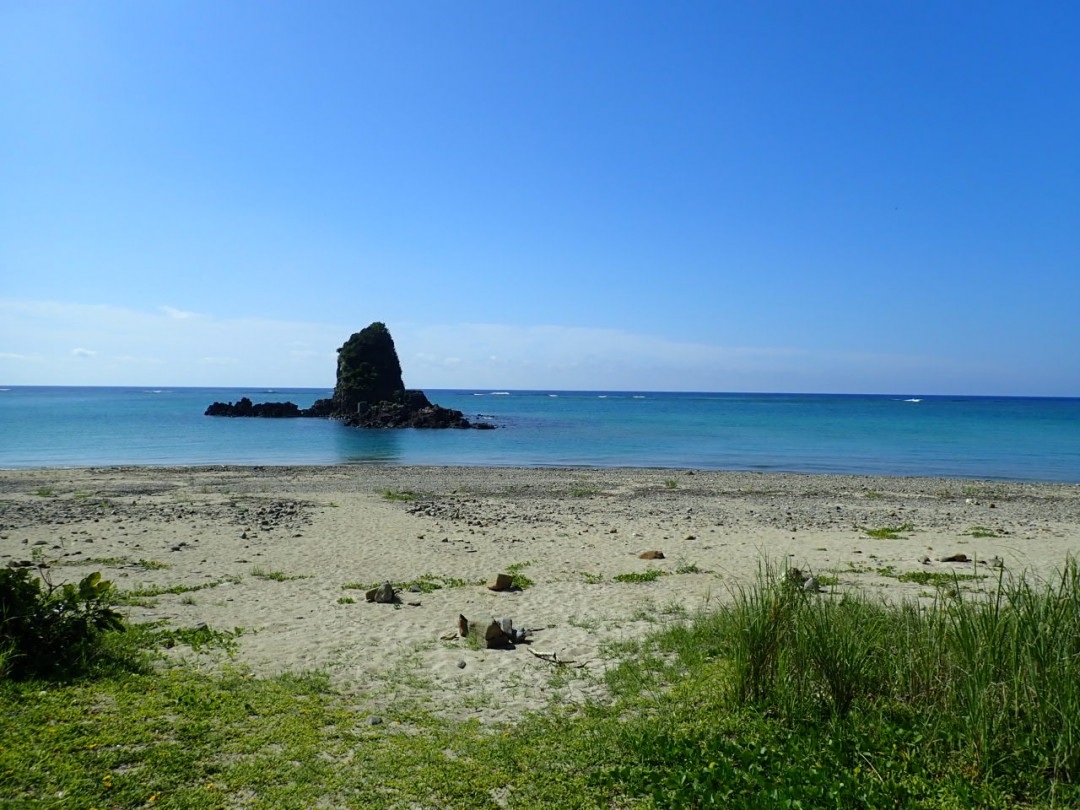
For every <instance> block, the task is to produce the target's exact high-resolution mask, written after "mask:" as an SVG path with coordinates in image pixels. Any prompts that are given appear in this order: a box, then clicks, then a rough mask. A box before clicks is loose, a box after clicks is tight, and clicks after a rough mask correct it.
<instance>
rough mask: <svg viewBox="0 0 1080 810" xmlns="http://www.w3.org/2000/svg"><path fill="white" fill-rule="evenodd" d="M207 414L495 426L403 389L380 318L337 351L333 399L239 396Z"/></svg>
mask: <svg viewBox="0 0 1080 810" xmlns="http://www.w3.org/2000/svg"><path fill="white" fill-rule="evenodd" d="M206 415H207V416H262V417H272V418H286V417H299V416H310V417H323V418H330V419H340V420H341V421H342V422H344V423H345V424H346V425H348V426H350V427H366V428H403V427H411V428H478V429H481V430H490V429H491V428H493V427H494V425H492V424H490V423H488V422H479V423H475V424H474V423H472V422H470V421H469V420H468V419H466V418H465V416H464V415H463V414H462V413H461V411H456V410H453V409H451V408H443V407H440V406H439V405H434V404H432V403H431V402H430V401H429V400H428V398H427V396H425V395H424V392H423V391H415V390H408V389H406V388H405V383H404V382H403V381H402V377H401V363H400V362H399V361H398V356H397V349H396V348H395V347H394V339H393V338H392V337H390V332H389V330H388V329H387V328H386V325H385V324H382V323H379V322H376V323H373V324H371V325H370V326H368V327H366V328H365V329H362V330H360V331H359V332H357V333H355V334H354V335H352V336H351V337H350V338H349V339H348V340H347V341H345V343H344V345H342V347H341V348H340V349H338V367H337V384H336V385H335V386H334V396H333V397H331V398H329V399H319V400H316V401H315V403H314V404H313V405H312V406H311V407H310V408H303V409H301V408H299V407H298V406H297V405H295V404H294V403H292V402H263V403H259V404H253V403H252V401H251V400H250V399H248V398H247V397H243V398H242V399H241V400H240V401H239V402H237V403H236V404H233V403H231V402H215V403H214V404H213V405H211V406H210V407H209V408H207V409H206Z"/></svg>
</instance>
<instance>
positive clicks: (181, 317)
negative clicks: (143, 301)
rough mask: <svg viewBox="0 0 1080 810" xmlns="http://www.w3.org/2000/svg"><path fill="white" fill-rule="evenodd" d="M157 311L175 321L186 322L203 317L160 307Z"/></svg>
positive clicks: (172, 308) (180, 310)
mask: <svg viewBox="0 0 1080 810" xmlns="http://www.w3.org/2000/svg"><path fill="white" fill-rule="evenodd" d="M158 309H160V310H161V311H162V312H164V313H165V314H166V315H168V316H169V317H170V318H172V319H173V320H175V321H187V320H190V319H192V318H201V317H203V316H202V315H200V314H199V313H197V312H187V311H185V310H182V309H177V308H176V307H168V306H162V307H158Z"/></svg>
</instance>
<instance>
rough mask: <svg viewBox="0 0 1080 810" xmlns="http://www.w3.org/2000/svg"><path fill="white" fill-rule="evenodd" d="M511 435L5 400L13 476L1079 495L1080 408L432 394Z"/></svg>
mask: <svg viewBox="0 0 1080 810" xmlns="http://www.w3.org/2000/svg"><path fill="white" fill-rule="evenodd" d="M426 393H427V394H428V397H429V398H430V399H431V400H432V401H433V402H436V403H438V404H440V405H443V406H444V407H448V408H456V409H458V410H460V411H462V412H464V413H465V415H466V416H467V417H468V418H470V419H473V420H484V421H488V422H491V423H492V424H495V425H497V426H498V429H497V430H487V431H479V430H427V431H425V430H363V429H356V428H346V427H343V426H342V425H341V424H339V423H337V422H333V421H328V420H322V419H282V420H277V419H229V418H222V417H208V416H203V411H205V409H206V407H207V406H208V405H209V404H210V403H211V402H214V401H223V402H234V401H236V400H238V399H239V398H240V397H243V396H247V397H250V398H251V399H252V400H253V401H255V402H263V401H284V400H291V401H293V402H295V403H297V404H298V405H300V406H301V407H307V406H308V405H310V404H311V403H312V402H313V401H314V400H315V399H317V398H319V397H325V396H328V395H329V394H330V390H329V389H311V388H299V389H298V388H288V389H286V388H282V389H273V390H271V389H251V388H228V389H225V388H166V387H162V388H63V387H16V386H11V387H7V388H3V389H0V468H7V469H10V468H19V467H83V466H115V465H133V464H135V465H208V464H250V465H279V464H408V465H428V464H431V465H465V466H475V465H491V466H529V467H538V466H558V467H564V466H565V467H574V466H580V467H660V468H678V469H714V470H759V471H786V472H800V473H832V474H867V475H888V476H941V477H958V478H979V479H997V480H1010V481H1056V482H1066V483H1080V399H1050V398H1018V397H963V396H918V395H915V396H909V395H895V396H887V395H872V396H871V395H833V394H732V393H663V392H652V391H635V392H626V391H619V392H616V391H487V390H433V389H428V390H427V391H426Z"/></svg>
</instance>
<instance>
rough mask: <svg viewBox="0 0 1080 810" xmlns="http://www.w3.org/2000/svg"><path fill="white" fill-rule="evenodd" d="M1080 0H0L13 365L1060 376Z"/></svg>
mask: <svg viewBox="0 0 1080 810" xmlns="http://www.w3.org/2000/svg"><path fill="white" fill-rule="evenodd" d="M1078 42H1080V4H1077V3H1075V2H1057V3H1045V2H1016V3H1008V4H1005V3H997V2H914V1H913V2H896V0H888V1H887V2H872V1H869V0H866V1H864V0H860V1H859V2H810V1H809V0H798V1H796V0H790V2H757V0H755V2H741V1H740V2H718V1H711V2H673V3H667V2H651V3H640V2H631V1H630V0H614V1H613V2H599V1H596V0H575V2H558V1H557V0H556V1H553V0H544V1H543V2H532V3H507V2H457V3H449V2H437V0H430V1H429V2H407V1H406V2H400V1H399V0H395V1H394V2H382V1H381V0H380V2H360V1H359V0H349V1H347V2H299V1H296V2H273V3H266V2H221V0H214V1H213V2H195V1H194V0H183V2H168V1H167V0H155V2H142V0H131V1H130V2H111V1H110V0H98V2H91V3H69V2H62V3H54V2H49V1H48V0H3V2H0V384H56V385H125V384H130V385H238V386H239V385H261V386H267V385H272V386H290V385H292V386H329V385H332V384H333V376H334V356H335V354H334V352H335V349H336V348H337V347H338V346H339V345H341V343H343V342H344V340H345V339H346V338H347V337H348V335H349V334H350V333H351V332H354V331H356V330H358V329H360V328H361V327H363V326H366V325H367V324H368V323H370V322H372V321H376V320H380V321H384V322H385V323H386V324H387V326H388V327H389V328H390V330H391V333H392V334H393V335H394V337H395V340H396V342H397V345H398V350H399V354H400V355H401V360H402V365H403V367H404V370H405V380H406V383H407V384H408V385H410V386H414V387H429V388H441V387H455V388H456V387H461V388H468V387H479V388H566V389H596V388H605V389H651V390H711V391H811V392H832V391H840V392H882V393H911V394H918V393H927V394H932V393H957V394H965V393H967V394H1030V395H1064V396H1080V46H1078V45H1077V43H1078Z"/></svg>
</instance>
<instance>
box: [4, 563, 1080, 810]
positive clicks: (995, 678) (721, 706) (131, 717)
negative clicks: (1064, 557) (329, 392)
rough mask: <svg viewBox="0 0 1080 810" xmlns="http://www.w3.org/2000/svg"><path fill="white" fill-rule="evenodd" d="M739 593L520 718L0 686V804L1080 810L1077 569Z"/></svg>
mask: <svg viewBox="0 0 1080 810" xmlns="http://www.w3.org/2000/svg"><path fill="white" fill-rule="evenodd" d="M731 596H732V598H731V600H730V601H728V602H726V603H724V604H722V605H720V606H719V607H716V608H715V609H714V610H711V611H710V612H707V613H704V612H703V613H701V614H699V615H696V616H694V617H692V618H691V619H689V620H687V621H677V622H673V623H670V624H667V625H665V626H663V627H662V628H660V629H658V631H657V632H656V633H654V634H652V635H650V636H648V637H646V638H644V639H641V640H638V641H636V642H623V643H621V644H620V645H619V646H618V647H615V646H613V647H611V648H610V649H611V650H612V651H617V655H618V660H616V661H614V662H612V665H611V666H610V667H606V668H605V674H604V676H603V677H604V679H605V682H606V684H607V687H608V690H609V697H608V698H607V699H605V700H603V701H600V702H596V703H591V704H587V705H585V706H577V707H575V706H571V705H560V704H558V703H553V704H552V705H551V706H549V707H547V708H546V709H545V710H544V711H541V712H537V713H535V714H528V715H524V716H521V717H520V718H518V721H517V722H515V723H513V724H509V725H504V724H498V723H494V724H489V725H481V724H480V723H478V722H476V721H455V720H447V719H444V718H440V717H439V716H437V715H435V714H433V713H431V712H429V711H426V710H425V709H424V707H423V703H422V702H416V703H411V702H408V701H403V702H399V703H393V704H391V705H387V704H385V703H382V704H380V710H379V713H378V715H377V716H375V715H374V714H373V712H372V709H371V708H370V707H368V705H367V702H366V700H365V696H364V695H363V694H361V693H358V692H355V691H352V692H342V691H338V688H335V687H334V686H333V685H332V684H331V682H330V680H329V678H328V677H327V676H326V675H324V674H322V673H307V674H297V675H285V676H279V677H275V678H253V677H251V676H250V675H248V674H247V673H244V672H243V671H241V670H231V669H228V668H225V669H223V670H221V671H219V672H217V674H207V673H206V672H200V671H197V670H195V669H188V668H184V667H173V668H169V669H165V670H159V671H156V672H153V673H150V672H142V673H138V672H127V673H115V674H111V675H109V676H107V677H105V678H102V679H99V680H97V681H92V682H86V681H76V682H71V683H45V682H41V681H26V682H12V681H8V682H0V739H3V741H4V742H3V746H2V747H0V795H2V796H4V797H5V798H7V799H10V800H12V801H14V802H16V803H17V802H22V803H25V804H27V805H28V806H29V805H31V804H34V805H36V804H50V806H51V805H55V806H71V807H106V806H118V807H148V806H176V807H192V808H202V807H205V808H224V807H236V806H244V807H252V808H276V807H313V806H326V807H331V806H332V807H348V808H368V807H372V808H392V807H448V808H474V807H475V808H491V809H492V810H494V809H495V808H498V807H517V808H526V807H528V808H541V807H555V806H578V807H643V808H669V807H670V808H675V807H680V808H682V807H685V808H707V807H725V808H726V807H730V808H774V807H787V808H798V807H801V808H818V807H834V808H884V807H890V808H924V807H925V808H938V809H940V810H946V809H947V808H967V807H986V808H1013V807H1031V808H1071V807H1077V806H1080V728H1078V725H1080V570H1078V567H1077V564H1076V563H1075V562H1074V561H1069V562H1067V564H1066V566H1065V567H1064V569H1063V571H1062V572H1061V574H1060V575H1059V576H1057V577H1056V578H1055V579H1054V580H1052V581H1050V582H1040V581H1036V580H1033V579H1027V578H1024V577H1017V578H1015V579H1014V578H1009V577H1008V575H1007V574H1005V573H1004V572H1000V573H999V579H998V581H997V584H996V587H995V588H994V589H993V590H992V592H991V593H988V594H977V595H971V594H963V595H962V596H961V597H959V598H949V599H944V598H942V599H938V600H936V601H934V602H933V604H931V605H929V606H920V605H918V604H916V603H914V602H911V603H904V604H899V605H895V604H886V603H884V602H882V601H879V600H877V599H874V598H871V597H869V596H863V595H860V594H859V593H858V592H851V593H845V594H843V595H840V596H836V595H829V594H819V593H810V592H807V591H805V590H804V589H802V588H798V587H795V586H794V585H793V584H792V581H791V580H790V579H789V578H788V577H787V576H786V572H785V571H783V570H782V569H779V570H771V569H770V568H769V567H768V565H763V567H762V571H761V574H760V576H759V578H758V580H757V581H756V582H754V583H751V584H748V585H746V586H745V587H744V588H742V589H736V590H735V591H734V592H733V593H732V595H731ZM135 634H136V635H137V634H138V632H136V633H135ZM124 635H125V636H129V637H130V636H131V635H133V633H130V632H129V633H127V634H124ZM219 641H221V639H220V638H219ZM486 652H487V651H477V652H476V654H486ZM498 654H499V655H508V654H510V653H506V652H505V651H498ZM613 654H614V653H613ZM537 763H542V767H540V766H538V764H537ZM58 796H60V797H63V798H62V800H59V799H57V797H58ZM568 797H572V799H568Z"/></svg>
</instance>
